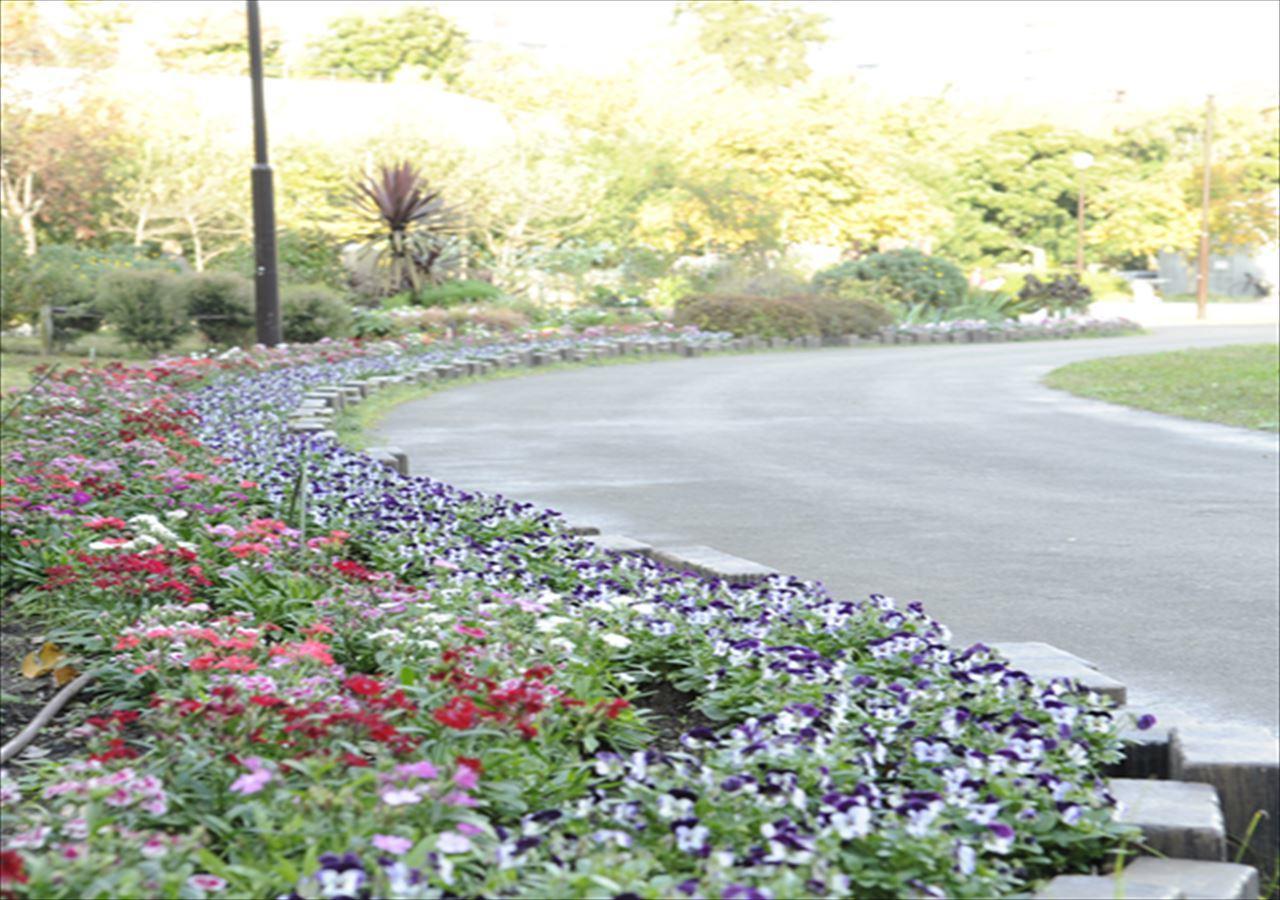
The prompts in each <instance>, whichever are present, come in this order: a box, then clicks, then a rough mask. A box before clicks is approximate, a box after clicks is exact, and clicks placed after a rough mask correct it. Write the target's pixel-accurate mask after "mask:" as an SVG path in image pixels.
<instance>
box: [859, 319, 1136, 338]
mask: <svg viewBox="0 0 1280 900" xmlns="http://www.w3.org/2000/svg"><path fill="white" fill-rule="evenodd" d="M1141 331H1142V327H1141V326H1140V325H1138V323H1136V322H1132V321H1130V320H1128V319H1095V318H1091V317H1088V316H1065V317H1063V318H1056V319H1044V320H1042V321H1039V322H1032V321H1027V322H1022V321H1017V320H1014V319H1008V320H1006V321H1003V322H988V321H986V320H985V319H957V320H954V321H951V322H924V323H921V324H917V325H894V326H892V327H890V328H886V329H884V330H883V331H881V338H882V339H883V340H889V341H895V340H896V341H898V342H902V341H903V340H908V341H916V342H949V343H963V342H972V341H983V340H1005V341H1030V340H1043V339H1053V338H1071V337H1112V336H1115V335H1122V334H1137V333H1139V332H1141Z"/></svg>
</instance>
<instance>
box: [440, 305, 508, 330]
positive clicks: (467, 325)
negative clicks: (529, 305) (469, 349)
mask: <svg viewBox="0 0 1280 900" xmlns="http://www.w3.org/2000/svg"><path fill="white" fill-rule="evenodd" d="M445 322H446V323H447V324H448V326H449V327H450V328H453V329H454V330H456V331H477V330H479V331H485V332H488V333H490V334H493V333H500V334H514V333H516V332H519V331H523V330H524V329H526V328H528V327H529V320H528V319H527V318H526V317H525V316H523V315H521V314H520V313H519V312H517V311H516V310H514V309H503V308H502V307H484V306H475V307H470V308H456V309H451V310H449V311H448V312H447V313H446V314H445Z"/></svg>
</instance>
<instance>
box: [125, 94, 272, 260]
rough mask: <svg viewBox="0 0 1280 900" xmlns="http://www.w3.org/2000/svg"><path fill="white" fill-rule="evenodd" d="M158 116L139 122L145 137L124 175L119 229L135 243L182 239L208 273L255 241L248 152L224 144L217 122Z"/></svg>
mask: <svg viewBox="0 0 1280 900" xmlns="http://www.w3.org/2000/svg"><path fill="white" fill-rule="evenodd" d="M156 115H157V114H156V113H154V112H152V113H144V114H143V115H142V116H140V117H139V118H138V119H137V120H136V121H135V122H134V123H133V128H132V130H133V133H134V134H136V135H139V136H140V137H139V139H138V143H137V145H136V146H135V147H134V149H133V153H132V154H131V155H130V157H129V159H128V165H127V168H126V169H125V171H124V173H123V175H122V183H121V187H120V191H119V195H118V209H119V212H118V214H117V216H116V218H115V220H114V230H115V231H117V232H123V233H125V234H128V235H129V236H130V238H131V239H132V242H133V244H134V245H135V246H142V245H143V244H145V243H146V242H148V241H154V240H162V239H173V240H178V241H181V242H182V243H183V244H184V245H185V247H186V249H187V250H189V251H190V253H191V264H192V266H193V267H194V268H195V270H196V271H197V272H202V271H204V270H205V268H206V266H207V265H208V264H209V262H210V261H211V260H213V259H215V258H217V257H218V256H221V255H222V254H224V253H228V252H230V251H232V250H234V249H235V248H236V247H237V246H239V245H241V244H243V243H245V242H246V241H249V240H251V235H252V227H251V223H250V220H249V210H250V205H249V185H248V178H246V177H245V171H246V170H247V169H248V160H247V159H244V158H243V157H245V156H247V154H246V153H245V152H244V150H243V149H242V148H239V147H236V148H232V147H230V146H228V145H226V143H225V138H224V136H223V135H222V134H221V133H219V132H218V131H217V130H216V129H217V126H216V124H212V123H209V122H208V121H205V120H203V119H197V118H194V117H192V116H183V115H180V114H178V113H176V112H174V111H172V110H166V111H164V116H165V121H163V122H162V121H159V120H158V118H156ZM194 115H195V114H194V113H193V116H194Z"/></svg>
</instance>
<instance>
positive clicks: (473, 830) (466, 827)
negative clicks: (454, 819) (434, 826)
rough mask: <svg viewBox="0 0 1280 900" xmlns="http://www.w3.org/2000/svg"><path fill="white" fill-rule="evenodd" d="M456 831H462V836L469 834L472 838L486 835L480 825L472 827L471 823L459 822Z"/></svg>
mask: <svg viewBox="0 0 1280 900" xmlns="http://www.w3.org/2000/svg"><path fill="white" fill-rule="evenodd" d="M456 830H457V831H460V832H461V833H462V834H469V835H472V836H475V835H477V834H484V829H483V828H481V827H480V826H479V825H472V824H471V823H470V822H459V823H458V825H457V828H456Z"/></svg>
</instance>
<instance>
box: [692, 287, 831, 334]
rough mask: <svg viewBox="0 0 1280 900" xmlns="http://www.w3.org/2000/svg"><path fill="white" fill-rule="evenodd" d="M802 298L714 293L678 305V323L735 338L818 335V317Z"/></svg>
mask: <svg viewBox="0 0 1280 900" xmlns="http://www.w3.org/2000/svg"><path fill="white" fill-rule="evenodd" d="M805 300H806V298H803V297H753V296H750V295H741V296H730V295H712V296H704V297H690V298H688V299H686V300H681V301H680V302H679V303H677V304H676V311H675V324H676V325H694V326H697V327H698V328H700V329H701V330H703V331H728V332H730V333H732V334H733V335H734V336H736V337H742V336H744V335H755V336H757V337H763V338H774V337H781V338H795V337H803V336H804V335H810V334H818V333H819V325H818V317H817V316H816V315H814V313H813V311H812V310H810V309H807V308H806V306H805Z"/></svg>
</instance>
